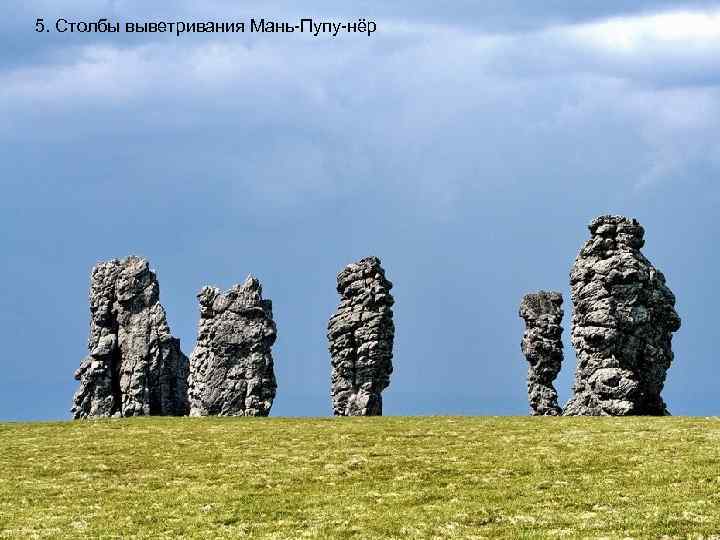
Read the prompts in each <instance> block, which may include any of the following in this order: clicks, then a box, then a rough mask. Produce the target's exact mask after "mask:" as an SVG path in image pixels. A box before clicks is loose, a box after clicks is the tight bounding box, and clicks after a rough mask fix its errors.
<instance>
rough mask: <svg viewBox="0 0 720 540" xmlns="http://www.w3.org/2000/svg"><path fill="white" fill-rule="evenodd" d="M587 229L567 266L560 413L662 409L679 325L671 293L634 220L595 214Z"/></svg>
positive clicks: (657, 411)
mask: <svg viewBox="0 0 720 540" xmlns="http://www.w3.org/2000/svg"><path fill="white" fill-rule="evenodd" d="M589 229H590V235H591V237H590V240H588V241H587V242H586V243H585V245H584V246H583V247H582V249H581V250H580V253H579V254H578V256H577V259H576V260H575V264H574V265H573V268H572V271H571V274H570V286H571V289H572V301H573V307H574V310H573V319H572V343H573V346H574V347H575V350H576V353H577V368H576V372H575V384H574V387H573V392H574V394H573V397H572V398H571V399H570V401H569V402H568V404H567V406H566V407H565V411H564V413H563V414H565V415H611V416H624V415H665V414H669V413H668V410H667V407H666V405H665V402H664V401H663V399H662V397H661V395H660V394H661V392H662V389H663V386H664V383H665V377H666V372H667V370H668V368H669V367H670V364H671V362H672V360H673V353H672V334H673V332H675V331H677V330H678V329H679V328H680V317H679V316H678V314H677V312H676V311H675V296H674V295H673V293H672V292H671V291H670V289H669V288H668V287H667V285H666V283H665V276H663V274H662V272H660V271H659V270H657V269H656V268H655V267H654V266H653V265H652V264H651V263H650V261H649V260H648V259H646V258H645V256H644V255H643V254H642V253H641V252H640V249H641V248H642V247H643V245H644V243H645V241H644V239H643V237H644V234H645V231H644V229H643V227H642V226H641V225H640V224H639V223H638V222H637V221H636V220H634V219H629V218H626V217H623V216H601V217H598V218H596V219H595V220H593V221H592V222H591V223H590V225H589Z"/></svg>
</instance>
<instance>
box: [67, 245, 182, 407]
mask: <svg viewBox="0 0 720 540" xmlns="http://www.w3.org/2000/svg"><path fill="white" fill-rule="evenodd" d="M159 298H160V287H159V285H158V280H157V276H156V275H155V273H154V272H153V271H152V270H150V265H149V264H148V262H147V261H146V260H145V259H141V258H140V257H134V256H131V257H127V258H126V259H122V260H118V259H113V260H111V261H107V262H103V263H100V264H98V265H97V266H95V267H94V268H93V270H92V276H91V282H90V314H91V321H90V337H89V338H88V349H89V351H90V354H89V356H87V357H86V358H84V359H83V361H82V362H81V364H80V367H79V368H78V370H77V371H76V372H75V379H77V380H78V381H80V387H79V388H78V390H77V392H76V393H75V395H74V397H73V408H72V413H73V417H74V418H93V417H106V416H140V415H174V416H178V415H185V414H187V413H188V401H187V376H188V359H187V357H186V356H185V355H184V354H183V353H182V351H181V350H180V340H179V339H177V338H175V337H173V336H172V335H171V334H170V328H169V327H168V324H167V317H166V316H165V310H164V309H163V307H162V305H161V304H160V301H159Z"/></svg>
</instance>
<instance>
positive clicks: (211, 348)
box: [189, 276, 277, 416]
mask: <svg viewBox="0 0 720 540" xmlns="http://www.w3.org/2000/svg"><path fill="white" fill-rule="evenodd" d="M198 299H199V301H200V323H199V325H198V340H197V345H196V347H195V350H194V351H193V353H192V356H191V358H190V380H189V387H190V388H189V398H190V415H191V416H207V415H211V416H267V415H268V414H269V413H270V408H271V407H272V403H273V399H274V398H275V390H276V387H277V383H276V381H275V372H274V368H273V358H272V354H271V347H272V345H273V343H275V339H276V336H277V329H276V327H275V322H274V321H273V313H272V302H271V301H270V300H267V299H263V297H262V286H261V285H260V282H259V281H258V280H257V279H256V278H254V277H252V276H248V278H247V280H245V283H243V284H242V285H235V286H233V287H232V288H231V289H230V290H228V291H226V292H223V293H221V292H220V289H217V288H215V287H203V289H202V290H201V291H200V293H199V294H198Z"/></svg>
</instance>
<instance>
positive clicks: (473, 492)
mask: <svg viewBox="0 0 720 540" xmlns="http://www.w3.org/2000/svg"><path fill="white" fill-rule="evenodd" d="M690 533H694V534H700V535H704V536H705V537H706V538H707V537H708V536H711V535H713V534H715V535H720V418H717V417H716V418H681V417H677V418H513V417H500V418H498V417H410V418H403V417H386V418H352V419H347V418H345V419H333V418H323V419H301V418H296V419H286V418H266V419H259V418H202V419H201V418H137V419H127V420H108V421H94V422H58V423H24V424H15V423H6V424H0V538H32V537H39V538H87V537H90V538H94V537H105V538H107V537H122V538H128V537H140V538H177V537H183V536H184V537H195V538H228V537H230V538H292V539H295V538H322V539H326V538H328V539H330V538H367V539H376V538H403V539H405V538H487V537H490V538H493V537H502V538H537V537H540V538H545V537H547V538H577V537H589V538H597V537H610V538H621V537H634V538H648V537H649V538H657V537H661V536H663V535H667V536H668V537H670V538H672V537H678V538H687V536H688V534H690ZM716 537H718V538H720V536H716ZM693 538H695V536H693Z"/></svg>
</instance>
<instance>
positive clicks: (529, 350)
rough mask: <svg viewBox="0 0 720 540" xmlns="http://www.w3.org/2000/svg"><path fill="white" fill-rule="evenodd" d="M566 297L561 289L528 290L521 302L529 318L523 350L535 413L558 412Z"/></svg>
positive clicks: (526, 316)
mask: <svg viewBox="0 0 720 540" xmlns="http://www.w3.org/2000/svg"><path fill="white" fill-rule="evenodd" d="M562 303H563V298H562V295H561V294H560V293H558V292H547V291H540V292H537V293H531V294H526V295H525V296H524V297H523V299H522V302H521V303H520V317H521V318H522V319H523V320H524V321H525V333H524V334H523V339H522V344H521V350H522V352H523V354H524V355H525V358H526V359H527V361H528V363H529V364H530V366H529V368H528V380H527V386H528V401H529V402H530V414H531V415H533V416H557V415H559V414H560V413H561V412H562V410H561V409H560V407H559V406H558V403H557V392H556V391H555V387H554V386H553V381H554V380H555V378H556V377H557V375H558V373H560V368H561V366H562V361H563V344H562V331H563V329H562V326H560V324H561V323H562V318H563V310H562V307H561V306H562Z"/></svg>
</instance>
